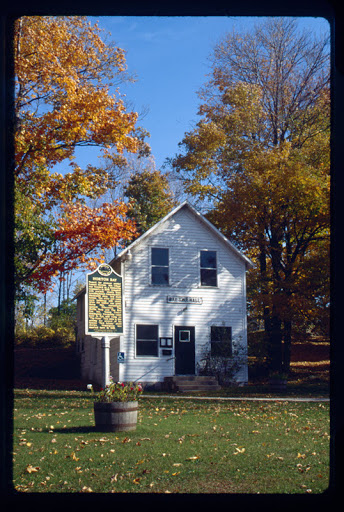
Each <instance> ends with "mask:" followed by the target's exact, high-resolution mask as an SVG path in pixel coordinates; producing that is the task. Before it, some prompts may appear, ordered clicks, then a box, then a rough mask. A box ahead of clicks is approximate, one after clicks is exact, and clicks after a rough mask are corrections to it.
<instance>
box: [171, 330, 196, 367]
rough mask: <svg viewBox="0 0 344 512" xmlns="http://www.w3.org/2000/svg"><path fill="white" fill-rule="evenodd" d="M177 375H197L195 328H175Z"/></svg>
mask: <svg viewBox="0 0 344 512" xmlns="http://www.w3.org/2000/svg"><path fill="white" fill-rule="evenodd" d="M174 350H175V354H174V355H175V357H176V363H175V364H176V375H195V328H194V327H185V326H183V327H180V326H178V327H175V328H174Z"/></svg>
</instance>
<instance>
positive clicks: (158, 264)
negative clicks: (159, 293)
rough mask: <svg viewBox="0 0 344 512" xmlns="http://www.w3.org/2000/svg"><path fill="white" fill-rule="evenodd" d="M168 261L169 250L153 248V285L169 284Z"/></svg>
mask: <svg viewBox="0 0 344 512" xmlns="http://www.w3.org/2000/svg"><path fill="white" fill-rule="evenodd" d="M168 260H169V258H168V249H160V248H157V247H152V260H151V261H152V267H151V268H152V284H158V285H165V286H166V285H168V284H169V268H168Z"/></svg>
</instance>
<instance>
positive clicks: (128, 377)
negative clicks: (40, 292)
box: [78, 204, 249, 382]
mask: <svg viewBox="0 0 344 512" xmlns="http://www.w3.org/2000/svg"><path fill="white" fill-rule="evenodd" d="M152 247H160V248H168V249H169V285H168V286H154V285H152V284H151V248H152ZM202 250H212V251H216V253H217V276H218V283H217V284H218V285H217V287H212V288H210V287H202V286H201V285H200V251H202ZM129 251H130V253H129ZM129 254H130V257H129ZM248 261H249V260H247V259H245V257H243V256H242V255H241V254H240V253H239V252H238V251H237V250H236V249H235V248H233V247H232V246H231V244H230V243H229V242H228V241H227V240H226V239H224V237H222V235H221V234H219V233H218V232H217V231H216V230H214V229H213V227H212V226H209V224H208V223H207V221H206V220H205V219H204V218H203V217H201V216H199V215H198V213H197V212H196V211H195V210H194V209H193V208H192V207H190V206H189V205H188V204H185V205H181V207H178V208H177V209H176V210H175V211H173V212H171V214H169V215H168V216H166V217H165V218H164V219H163V220H162V221H161V222H159V223H158V224H157V225H156V226H154V228H152V229H151V230H149V231H148V232H147V233H146V234H145V235H143V236H142V237H141V238H139V239H138V240H137V241H135V242H134V243H133V244H131V245H130V246H129V248H127V249H125V250H124V251H122V253H120V254H119V256H118V257H117V259H115V260H114V261H113V262H111V265H112V267H113V268H114V269H115V271H116V272H117V273H118V274H121V275H122V277H123V322H124V334H123V335H122V336H120V338H117V339H115V340H112V341H111V350H110V368H111V373H112V375H113V377H114V379H115V380H120V381H135V380H140V381H142V382H161V381H163V379H164V377H168V376H171V375H174V374H175V367H174V360H173V356H174V347H173V349H172V354H171V356H163V355H162V350H161V349H160V348H159V351H158V354H159V355H158V357H152V356H150V357H146V356H145V357H142V356H137V355H136V339H135V338H136V325H137V324H149V325H151V324H155V325H158V326H159V337H171V338H173V337H174V328H175V326H193V327H194V328H195V362H196V364H197V362H198V361H199V360H200V358H201V355H202V351H203V350H204V347H210V333H211V326H213V325H216V326H227V327H231V328H232V337H233V340H234V341H235V342H236V343H238V344H239V345H241V346H243V347H244V348H245V347H246V346H247V336H246V282H245V279H246V270H247V266H248V263H247V262H248ZM168 296H184V297H194V298H201V299H202V303H201V304H182V303H167V297H168ZM83 298H84V295H80V296H79V301H82V300H83ZM82 329H84V314H83V312H82V308H81V309H80V307H79V315H78V333H79V334H78V336H81V337H82V336H83V339H84V340H85V341H84V351H83V352H82V354H81V356H82V366H83V368H82V371H83V375H84V376H85V375H86V376H87V378H89V379H93V380H95V381H97V382H100V381H101V342H100V340H98V341H97V340H95V339H91V337H89V336H86V337H85V336H84V331H83V330H82ZM118 351H122V352H124V353H125V363H122V364H118V363H117V352H118ZM237 378H238V380H239V381H241V382H246V381H247V367H246V366H244V367H243V368H242V370H241V371H240V372H239V374H238V377H237Z"/></svg>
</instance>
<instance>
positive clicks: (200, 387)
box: [164, 375, 221, 393]
mask: <svg viewBox="0 0 344 512" xmlns="http://www.w3.org/2000/svg"><path fill="white" fill-rule="evenodd" d="M164 387H165V389H166V391H180V392H182V393H189V392H192V391H218V390H219V389H221V386H220V385H219V383H218V381H217V379H216V377H207V376H203V375H202V376H199V375H175V376H173V377H165V378H164Z"/></svg>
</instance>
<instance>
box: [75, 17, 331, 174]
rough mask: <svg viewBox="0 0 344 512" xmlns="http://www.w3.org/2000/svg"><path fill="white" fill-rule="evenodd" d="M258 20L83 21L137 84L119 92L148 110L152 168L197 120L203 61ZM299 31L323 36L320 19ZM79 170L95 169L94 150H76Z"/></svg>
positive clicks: (146, 120) (136, 106) (301, 20)
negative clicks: (122, 58)
mask: <svg viewBox="0 0 344 512" xmlns="http://www.w3.org/2000/svg"><path fill="white" fill-rule="evenodd" d="M260 19H262V18H252V17H245V16H243V17H227V16H218V17H217V16H194V17H183V16H176V17H168V16H166V17H164V16H151V17H146V16H100V17H89V20H90V21H91V22H92V23H94V22H95V21H97V20H98V21H99V27H100V28H101V29H104V30H105V31H106V32H109V33H110V34H111V36H109V37H110V39H111V40H113V41H114V42H115V44H116V45H117V46H119V47H121V48H123V49H124V50H126V52H127V55H126V59H127V65H128V71H129V72H131V73H134V74H135V75H136V76H137V82H136V83H134V84H130V85H127V86H125V87H124V86H120V91H121V92H122V93H125V94H126V98H127V100H129V101H130V102H132V104H133V108H134V110H135V111H138V112H140V111H142V110H143V109H148V113H147V114H146V116H145V117H144V118H143V119H142V121H141V122H140V124H141V125H142V126H143V127H144V128H145V129H146V130H148V131H149V132H150V134H151V137H150V139H149V140H148V142H149V144H150V146H151V149H152V154H153V156H154V158H155V162H156V167H157V168H158V169H159V168H161V166H162V165H163V163H164V161H165V159H166V158H168V157H173V156H174V155H175V154H176V153H177V152H178V151H179V149H178V143H179V142H181V141H182V139H183V137H184V134H185V132H187V131H189V130H190V129H191V128H192V126H193V123H195V122H196V121H197V120H198V119H197V117H198V116H197V110H198V105H199V99H198V96H197V91H198V90H199V89H200V87H201V86H202V85H203V84H204V83H205V81H206V75H207V73H209V61H208V57H209V55H210V54H211V52H212V49H213V48H214V45H215V44H216V43H217V42H218V41H219V40H220V39H222V38H223V36H224V35H225V34H226V32H228V31H230V30H232V28H234V27H235V28H236V30H238V31H240V30H243V31H246V30H247V29H250V28H252V27H253V25H254V23H256V22H257V21H259V20H260ZM299 26H300V28H303V27H309V28H311V29H312V30H314V32H316V33H319V32H320V33H323V32H324V31H329V24H328V22H327V21H326V20H325V19H323V18H312V17H309V18H299ZM76 154H77V161H78V163H79V165H81V166H82V167H83V166H85V165H87V164H88V163H97V161H98V159H97V155H98V152H97V150H95V149H94V148H83V149H80V150H78V152H77V153H76Z"/></svg>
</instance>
